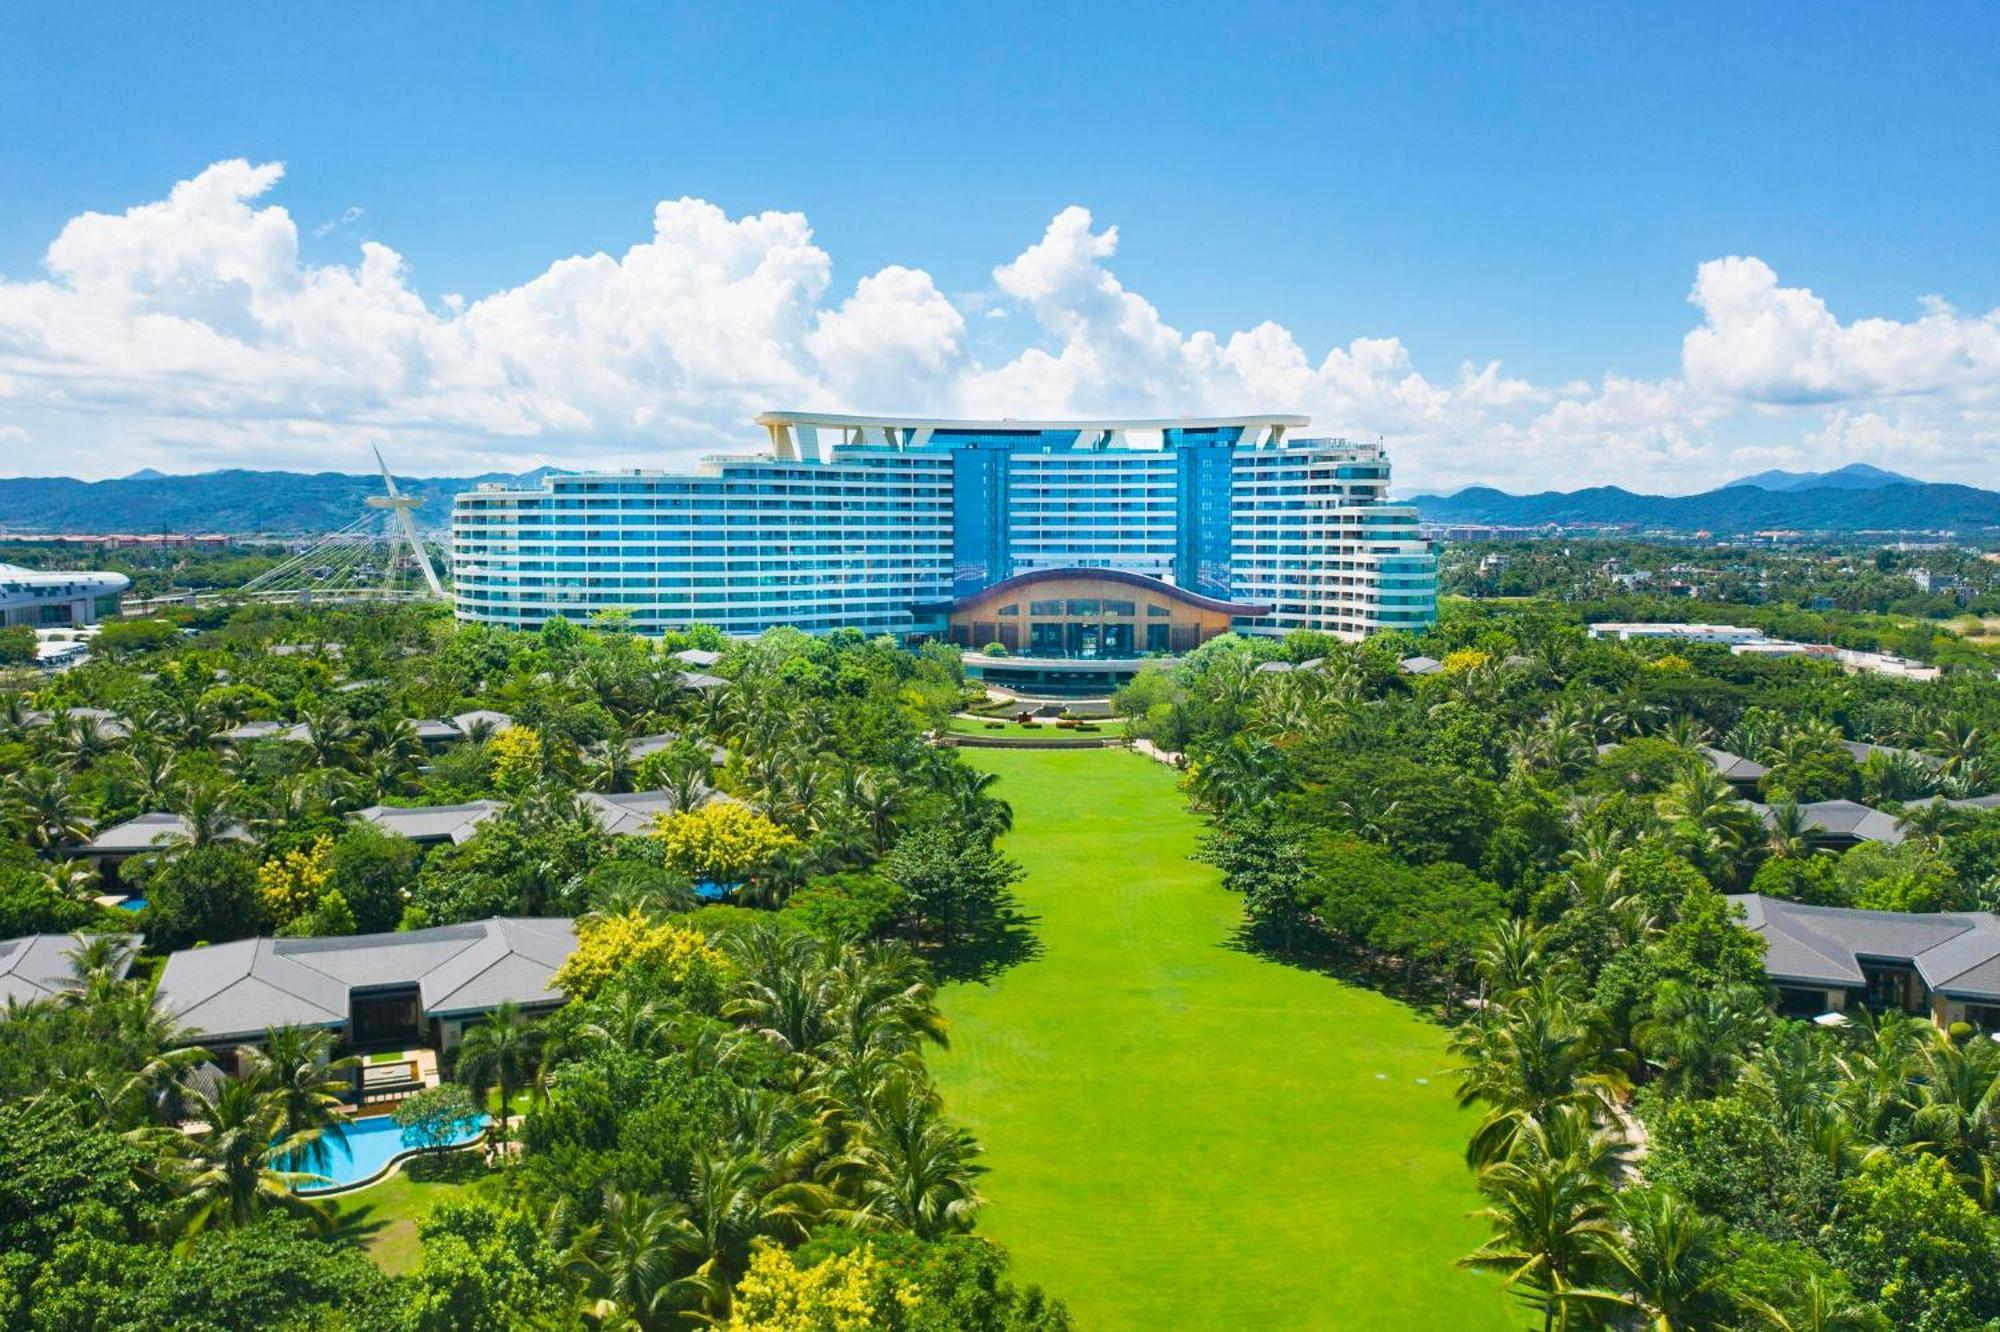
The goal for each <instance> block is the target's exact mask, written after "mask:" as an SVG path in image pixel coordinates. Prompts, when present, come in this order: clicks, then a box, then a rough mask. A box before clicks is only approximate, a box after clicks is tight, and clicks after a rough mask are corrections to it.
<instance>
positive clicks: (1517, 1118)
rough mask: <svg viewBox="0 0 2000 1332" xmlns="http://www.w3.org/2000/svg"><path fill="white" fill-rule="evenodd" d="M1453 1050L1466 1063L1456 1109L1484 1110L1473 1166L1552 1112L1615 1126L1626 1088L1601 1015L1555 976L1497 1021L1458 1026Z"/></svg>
mask: <svg viewBox="0 0 2000 1332" xmlns="http://www.w3.org/2000/svg"><path fill="white" fill-rule="evenodd" d="M1452 1052H1453V1053H1454V1054H1456V1055H1457V1056H1459V1058H1460V1059H1461V1060H1462V1061H1463V1062H1462V1064H1461V1065H1460V1067H1459V1068H1458V1069H1457V1072H1458V1075H1459V1085H1458V1101H1459V1104H1460V1105H1463V1106H1474V1105H1483V1106H1485V1107H1486V1108H1487V1109H1486V1115H1485V1117H1484V1118H1483V1119H1481V1120H1480V1122H1479V1125H1478V1126H1477V1127H1476V1128H1475V1129H1474V1130H1473V1135H1472V1141H1471V1142H1470V1144H1468V1145H1467V1147H1466V1159H1467V1160H1468V1161H1469V1162H1471V1163H1472V1164H1473V1165H1485V1164H1489V1163H1491V1162H1494V1161H1498V1160H1501V1159H1503V1158H1505V1157H1507V1156H1509V1155H1510V1154H1512V1152H1513V1151H1514V1148H1515V1143H1516V1140H1517V1139H1518V1138H1519V1137H1520V1135H1521V1134H1522V1133H1523V1132H1525V1131H1528V1130H1530V1129H1531V1128H1532V1127H1533V1126H1534V1125H1536V1124H1538V1123H1541V1122H1544V1121H1546V1120H1547V1119H1548V1118H1549V1116H1551V1115H1552V1114H1556V1113H1562V1112H1571V1111H1575V1112H1581V1113H1585V1114H1588V1115H1589V1116H1590V1117H1591V1118H1592V1119H1594V1120H1595V1121H1596V1122H1598V1123H1610V1122H1613V1121H1614V1120H1615V1119H1616V1118H1617V1106H1618V1103H1619V1100H1620V1098H1621V1097H1622V1096H1623V1094H1624V1092H1625V1090H1626V1087H1627V1080H1626V1078H1625V1076H1624V1073H1623V1071H1622V1070H1621V1069H1620V1068H1619V1063H1620V1058H1619V1052H1618V1051H1617V1050H1615V1049H1614V1048H1612V1046H1611V1044H1610V1040H1609V1038H1608V1037H1607V1035H1606V1034H1605V1031H1604V1019H1603V1015H1602V1014H1601V1013H1600V1012H1598V1011H1597V1009H1596V1008H1595V1007H1593V1006H1591V1005H1588V1004H1584V1003H1581V1002H1579V1001H1577V1000H1576V999H1575V998H1574V996H1573V994H1572V993H1571V988H1570V986H1569V984H1568V983H1567V981H1566V978H1565V977H1562V976H1560V975H1544V976H1542V977H1540V978H1539V980H1538V981H1537V983H1536V984H1535V985H1534V986H1533V987H1532V988H1530V989H1528V990H1526V991H1524V992H1522V993H1521V994H1520V995H1518V996H1517V997H1516V998H1515V999H1514V1000H1513V1001H1512V1002H1511V1003H1509V1004H1508V1005H1507V1006H1506V1007H1504V1008H1502V1009H1501V1010H1499V1012H1498V1015H1497V1017H1496V1016H1495V1015H1494V1014H1491V1013H1489V1014H1487V1015H1486V1016H1485V1017H1484V1018H1483V1019H1482V1020H1481V1021H1479V1022H1476V1023H1470V1024H1467V1025H1466V1026H1464V1027H1461V1028H1460V1029H1459V1030H1458V1032H1457V1034H1456V1035H1454V1036H1453V1038H1452Z"/></svg>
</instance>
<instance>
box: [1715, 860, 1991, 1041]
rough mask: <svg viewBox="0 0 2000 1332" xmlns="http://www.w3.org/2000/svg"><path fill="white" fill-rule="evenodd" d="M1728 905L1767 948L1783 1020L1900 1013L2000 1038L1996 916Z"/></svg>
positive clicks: (1750, 898)
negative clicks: (1854, 1012) (1853, 1012)
mask: <svg viewBox="0 0 2000 1332" xmlns="http://www.w3.org/2000/svg"><path fill="white" fill-rule="evenodd" d="M1729 900H1730V901H1731V902H1733V903H1735V904H1737V905H1738V906H1740V907H1742V908H1743V912H1744V922H1743V923H1744V926H1745V928H1747V929H1748V930H1750V931H1751V933H1753V934H1756V935H1758V936H1759V937H1760V938H1762V939H1763V940H1764V943H1765V954H1764V973H1765V974H1766V975H1767V976H1769V977H1770V979H1771V983H1772V985H1774V986H1776V987H1777V991H1778V1006H1779V1008H1780V1010H1782V1011H1784V1012H1787V1013H1791V1014H1794V1015H1796V1016H1801V1017H1812V1016H1817V1015H1820V1014H1824V1013H1838V1012H1842V1011H1844V1010H1845V1009H1847V1008H1848V1007H1850V1006H1865V1007H1866V1008H1867V1009H1868V1010H1869V1011H1870V1012H1874V1013H1880V1012H1883V1011H1885V1010H1888V1009H1900V1010H1903V1011H1905V1012H1911V1013H1927V1014H1929V1015H1930V1017H1931V1018H1932V1020H1934V1021H1935V1022H1937V1023H1938V1025H1940V1026H1948V1025H1950V1024H1951V1023H1953V1022H1971V1023H1973V1024H1975V1025H1977V1026H1978V1027H1980V1028H1981V1029H1983V1030H1985V1031H2000V917H1996V916H1994V915H1993V914H1992V913H1990V912H1986V911H1964V912H1908V911H1864V910H1861V909H1859V908H1854V907H1821V906H1805V905H1803V904H1801V903H1798V902H1788V901H1786V900H1784V899H1783V898H1778V897H1766V896H1764V895H1762V894H1760V893H1742V894H1738V895H1735V896H1732V897H1731V898H1730V899H1729Z"/></svg>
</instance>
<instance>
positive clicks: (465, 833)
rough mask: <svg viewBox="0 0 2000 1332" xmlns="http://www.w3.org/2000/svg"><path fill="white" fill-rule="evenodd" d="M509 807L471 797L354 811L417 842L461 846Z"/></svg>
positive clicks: (365, 819)
mask: <svg viewBox="0 0 2000 1332" xmlns="http://www.w3.org/2000/svg"><path fill="white" fill-rule="evenodd" d="M505 808H507V807H506V805H504V804H502V803H501V802H500V801H498V800H468V801H466V802H465V803H464V804H462V805H370V806H369V807H368V808H366V809H358V810H356V811H354V815H353V817H355V818H357V819H361V820H363V821H364V822H367V823H372V824H374V825H375V826H376V827H378V828H380V829H381V830H382V831H383V832H390V833H397V834H399V835H401V836H403V837H407V838H409V839H410V840H411V841H413V842H427V843H436V842H450V843H451V844H452V845H453V846H458V845H461V844H462V843H464V842H466V841H467V840H469V839H470V838H471V836H472V834H473V833H475V832H477V831H478V830H479V825H480V824H482V823H484V822H486V820H488V819H490V818H492V817H493V816H494V815H495V814H498V813H499V812H500V811H501V810H503V809H505Z"/></svg>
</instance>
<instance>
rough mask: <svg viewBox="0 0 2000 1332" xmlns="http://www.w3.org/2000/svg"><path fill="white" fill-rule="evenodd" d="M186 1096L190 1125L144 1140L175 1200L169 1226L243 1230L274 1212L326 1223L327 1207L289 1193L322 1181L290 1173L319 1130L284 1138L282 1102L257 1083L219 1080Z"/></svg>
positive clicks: (189, 1233)
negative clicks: (153, 1149)
mask: <svg viewBox="0 0 2000 1332" xmlns="http://www.w3.org/2000/svg"><path fill="white" fill-rule="evenodd" d="M188 1093H189V1095H188V1110H189V1113H190V1114H191V1115H192V1116H193V1119H194V1120H195V1121H197V1122H196V1125H195V1126H194V1127H192V1128H186V1129H183V1128H178V1127H177V1128H167V1129H160V1130H153V1131H151V1132H150V1133H149V1134H148V1136H149V1137H150V1138H151V1139H152V1140H153V1141H154V1142H155V1144H156V1145H157V1147H158V1150H159V1153H160V1157H159V1164H158V1166H157V1172H158V1174H159V1176H160V1178H161V1179H162V1180H163V1181H164V1182H165V1183H166V1184H167V1186H168V1187H169V1188H170V1189H172V1190H173V1191H174V1192H175V1193H176V1194H177V1195H178V1196H179V1200H180V1201H179V1204H178V1206H177V1209H176V1211H175V1213H174V1216H173V1222H174V1225H175V1227H176V1229H177V1230H178V1232H179V1233H180V1234H181V1235H183V1236H184V1237H186V1238H188V1239H192V1238H193V1237H194V1236H195V1235H197V1234H199V1233H201V1232H202V1231H204V1230H209V1229H216V1228H228V1227H234V1226H243V1225H248V1224H250V1223H251V1222H253V1221H255V1220H257V1219H258V1218H259V1217H261V1216H264V1215H265V1214H267V1213H269V1212H274V1211H280V1212H289V1213H293V1214H295V1215H298V1216H301V1217H304V1218H306V1219H307V1220H308V1221H310V1222H312V1223H314V1224H315V1225H323V1224H324V1223H325V1221H326V1220H327V1217H328V1211H327V1208H326V1206H325V1204H323V1203H319V1202H315V1201H313V1200H311V1199H308V1198H301V1197H300V1196H299V1195H298V1193H297V1192H296V1191H295V1190H297V1189H298V1188H299V1187H300V1186H302V1185H305V1186H310V1185H312V1184H316V1183H320V1182H322V1177H321V1176H318V1175H314V1174H311V1173H308V1172H306V1171H302V1170H298V1169H295V1168H294V1163H295V1162H298V1161H301V1160H306V1159H309V1158H310V1157H311V1156H312V1155H313V1153H314V1152H315V1151H316V1150H317V1147H318V1143H319V1140H320V1139H321V1138H322V1137H323V1136H324V1132H325V1131H324V1130H322V1129H302V1130H298V1131H295V1132H287V1131H286V1128H285V1123H286V1116H287V1114H288V1106H287V1104H286V1100H285V1098H284V1096H283V1094H282V1093H280V1092H279V1091H277V1090H276V1089H274V1088H273V1087H271V1086H270V1085H269V1084H268V1083H267V1082H266V1081H265V1080H264V1079H261V1078H257V1077H247V1078H243V1077H237V1078H231V1077H224V1078H217V1079H214V1080H212V1082H211V1083H210V1084H208V1085H203V1086H195V1087H191V1088H189V1089H188Z"/></svg>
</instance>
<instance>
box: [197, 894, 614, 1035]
mask: <svg viewBox="0 0 2000 1332" xmlns="http://www.w3.org/2000/svg"><path fill="white" fill-rule="evenodd" d="M575 948H576V928H575V926H574V925H573V924H572V922H570V921H569V920H567V919H564V918H561V917H533V918H500V917H496V918H494V919H490V920H482V921H473V922H470V923H468V924H463V925H440V926H437V927H435V928H432V929H424V930H404V931H401V932H398V933H393V934H360V935H351V936H345V937H335V938H322V939H313V938H303V939H238V940H236V941H235V942H233V943H224V944H212V945H209V946H208V947H204V948H187V949H182V950H181V951H180V952H177V953H174V954H172V955H171V956H169V957H168V958H167V964H166V968H165V970H164V971H162V972H161V974H160V987H159V1004H160V1008H161V1010H162V1011H163V1012H165V1013H166V1014H167V1015H168V1016H169V1017H171V1018H172V1019H173V1020H174V1021H175V1022H176V1023H178V1024H179V1025H180V1027H181V1029H182V1032H181V1035H182V1039H183V1040H184V1041H185V1042H186V1043H188V1044H211V1045H229V1044H240V1043H246V1042H247V1043H254V1042H256V1041H258V1040H260V1039H262V1037H263V1035H264V1032H265V1031H266V1030H267V1029H268V1028H271V1027H277V1026H286V1025H297V1026H309V1027H322V1028H325V1029H326V1030H328V1031H331V1032H333V1033H335V1035H336V1036H338V1037H339V1038H340V1040H341V1043H342V1044H344V1045H346V1046H349V1047H350V1048H353V1049H355V1050H360V1051H368V1050H383V1049H403V1048H406V1047H411V1046H420V1045H429V1046H433V1047H435V1048H436V1049H438V1050H450V1049H451V1048H452V1047H454V1046H456V1045H457V1044H458V1042H459V1039H460V1037H462V1036H463V1035H464V1034H465V1030H466V1028H468V1027H471V1026H475V1025H477V1024H478V1023H479V1022H481V1021H483V1020H484V1019H486V1018H487V1017H488V1016H489V1015H490V1014H491V1013H492V1012H493V1010H494V1009H496V1008H498V1007H499V1006H500V1005H501V1004H507V1003H511V1004H514V1005H516V1006H517V1007H519V1008H522V1009H524V1010H528V1011H530V1012H534V1011H546V1010H548V1009H551V1008H554V1007H556V1006H557V1005H559V1004H561V1003H562V1002H563V998H564V996H563V994H562V992H561V991H560V990H557V989H556V988H554V980H555V973H556V971H557V969H559V968H560V967H561V966H562V964H563V962H564V961H565V960H567V959H568V957H569V955H570V953H571V952H572V951H573V950H574V949H575Z"/></svg>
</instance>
